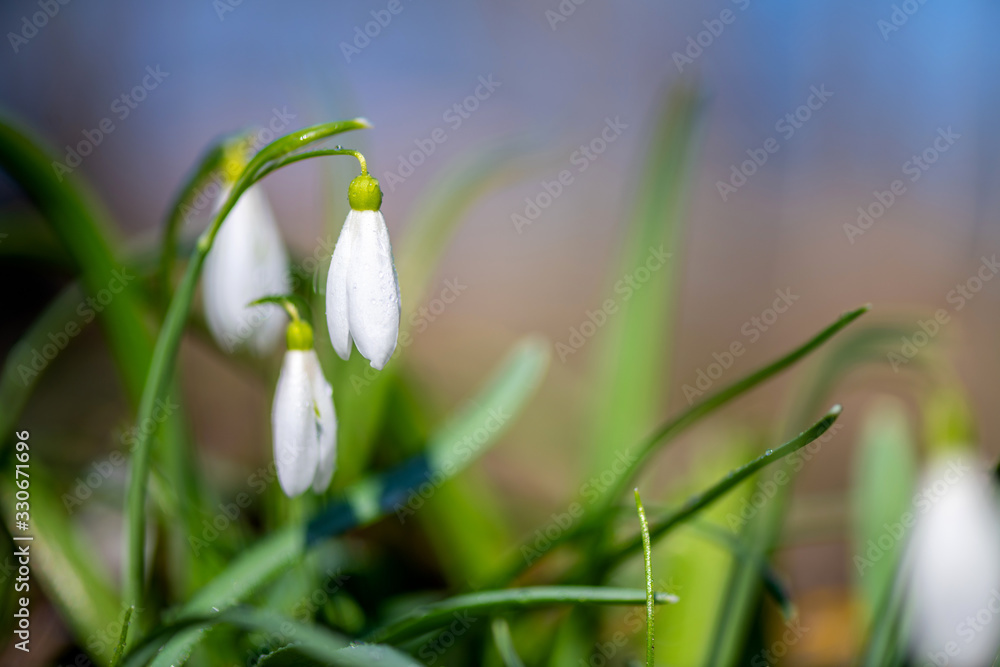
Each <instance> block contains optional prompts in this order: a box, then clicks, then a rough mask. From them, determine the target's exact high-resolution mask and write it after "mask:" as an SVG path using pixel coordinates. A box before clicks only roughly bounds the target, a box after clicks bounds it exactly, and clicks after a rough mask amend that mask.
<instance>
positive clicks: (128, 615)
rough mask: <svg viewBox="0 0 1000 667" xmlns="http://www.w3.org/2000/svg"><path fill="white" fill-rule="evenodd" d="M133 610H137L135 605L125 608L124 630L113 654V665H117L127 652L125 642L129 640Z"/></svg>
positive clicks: (113, 666) (112, 666)
mask: <svg viewBox="0 0 1000 667" xmlns="http://www.w3.org/2000/svg"><path fill="white" fill-rule="evenodd" d="M133 611H135V608H134V607H129V608H128V609H126V610H125V618H124V619H122V630H121V633H120V634H119V635H118V645H117V646H115V652H114V654H113V655H112V656H111V667H116V665H118V663H119V662H120V661H121V659H122V655H123V654H124V653H125V644H126V643H127V642H128V629H129V626H130V625H131V622H132V612H133Z"/></svg>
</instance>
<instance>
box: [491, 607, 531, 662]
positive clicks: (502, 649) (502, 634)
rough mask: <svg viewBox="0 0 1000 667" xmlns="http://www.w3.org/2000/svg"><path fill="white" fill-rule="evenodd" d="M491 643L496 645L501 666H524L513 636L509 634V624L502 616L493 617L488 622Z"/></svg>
mask: <svg viewBox="0 0 1000 667" xmlns="http://www.w3.org/2000/svg"><path fill="white" fill-rule="evenodd" d="M490 632H491V633H492V635H493V644H494V645H495V646H496V649H497V653H499V654H500V660H501V661H503V667H524V661H523V660H521V656H519V655H518V654H517V648H516V647H515V646H514V638H513V637H511V636H510V625H509V624H508V623H507V621H506V620H504V619H502V618H494V619H493V622H492V623H491V624H490Z"/></svg>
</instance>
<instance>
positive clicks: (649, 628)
mask: <svg viewBox="0 0 1000 667" xmlns="http://www.w3.org/2000/svg"><path fill="white" fill-rule="evenodd" d="M635 508H636V510H637V511H638V512H639V528H640V534H641V535H642V560H643V569H644V570H645V574H646V667H653V662H654V655H655V654H654V652H653V648H654V640H655V639H656V625H655V623H654V614H655V612H656V601H655V599H654V594H653V551H652V546H651V545H650V542H649V523H647V521H646V510H645V509H644V508H643V506H642V498H640V497H639V489H636V490H635Z"/></svg>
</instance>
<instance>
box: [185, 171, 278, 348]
mask: <svg viewBox="0 0 1000 667" xmlns="http://www.w3.org/2000/svg"><path fill="white" fill-rule="evenodd" d="M226 194H227V193H225V192H224V193H222V195H220V199H219V200H218V203H217V207H216V208H218V206H220V205H221V203H222V201H223V198H224V197H225V196H226ZM290 285H291V283H290V276H289V268H288V254H287V252H286V250H285V246H284V243H283V242H282V239H281V234H280V232H279V231H278V226H277V224H276V223H275V220H274V214H273V213H272V211H271V207H270V205H269V204H268V202H267V197H266V196H265V195H264V192H263V190H261V189H260V187H259V186H253V187H251V188H250V189H249V190H247V191H246V192H244V193H243V195H242V196H241V197H240V199H239V201H238V202H237V203H236V206H234V207H233V210H232V211H231V212H230V213H229V215H228V216H227V217H226V221H225V222H224V223H223V224H222V227H221V228H220V229H219V233H218V234H217V235H216V237H215V242H214V243H213V244H212V249H211V250H210V251H209V253H208V256H207V257H206V258H205V268H204V274H203V286H204V299H205V316H206V319H207V321H208V325H209V329H210V330H211V331H212V334H213V336H214V337H215V339H216V341H217V342H218V343H219V345H220V346H221V347H222V348H223V349H225V350H227V351H230V352H232V351H235V350H236V349H238V348H241V347H249V348H250V349H251V350H252V351H254V352H255V353H257V354H266V353H267V352H269V351H271V350H272V349H274V346H275V344H276V343H277V342H278V341H279V340H280V339H281V335H282V333H283V330H284V327H283V325H284V319H285V318H284V315H283V313H282V310H281V308H280V307H278V306H275V305H264V306H254V307H252V308H248V307H247V304H248V303H250V302H251V301H254V300H256V299H259V298H261V297H263V296H267V295H270V294H284V293H287V292H288V291H289V290H290Z"/></svg>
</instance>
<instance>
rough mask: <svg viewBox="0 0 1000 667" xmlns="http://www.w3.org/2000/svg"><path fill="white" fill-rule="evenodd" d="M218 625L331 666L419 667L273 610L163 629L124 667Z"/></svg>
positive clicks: (228, 613)
mask: <svg viewBox="0 0 1000 667" xmlns="http://www.w3.org/2000/svg"><path fill="white" fill-rule="evenodd" d="M217 625H231V626H235V627H238V628H240V629H242V630H245V631H247V632H262V633H264V634H265V635H267V636H271V637H283V638H285V639H286V640H288V641H293V642H294V643H295V647H296V650H297V651H301V652H302V653H304V654H305V655H307V656H309V657H311V658H314V659H316V660H320V661H322V662H323V664H327V665H344V666H345V667H347V666H349V667H361V666H362V665H371V664H373V663H377V664H380V665H386V666H387V667H416V666H419V665H420V664H421V663H419V662H416V661H414V660H413V659H412V658H410V657H409V656H407V655H404V654H402V653H400V652H398V651H396V650H394V649H392V648H390V647H388V646H377V645H364V646H355V647H352V646H351V641H350V640H349V639H348V638H346V637H342V636H341V635H338V634H336V633H334V632H332V631H330V630H327V629H325V628H323V627H321V626H318V625H310V624H305V623H300V622H299V621H296V620H293V619H291V618H289V617H287V616H284V615H281V614H277V613H274V612H273V611H270V610H264V609H251V608H246V607H240V608H233V609H227V610H224V611H220V612H218V613H215V614H206V615H201V616H190V617H185V618H183V619H180V620H178V621H176V622H174V623H172V624H170V625H166V626H161V627H160V628H157V629H156V630H154V631H152V632H151V633H149V635H147V636H146V637H145V638H144V639H143V640H142V641H141V642H140V643H139V644H137V645H135V647H134V648H133V649H132V651H131V652H130V653H129V654H128V655H126V657H125V660H124V661H123V662H122V663H121V664H122V665H123V667H140V666H141V665H145V664H147V663H148V662H149V661H150V660H151V659H152V658H153V657H154V656H155V655H156V654H157V652H158V651H159V649H160V647H161V646H162V645H163V644H164V643H165V642H166V641H168V640H169V639H170V638H171V637H172V636H174V635H176V634H178V633H181V632H185V631H186V630H189V629H192V628H198V629H199V630H201V631H204V630H205V629H207V628H211V627H214V626H217Z"/></svg>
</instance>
